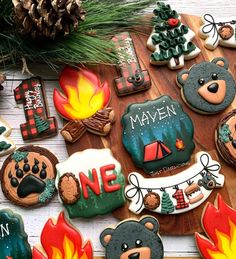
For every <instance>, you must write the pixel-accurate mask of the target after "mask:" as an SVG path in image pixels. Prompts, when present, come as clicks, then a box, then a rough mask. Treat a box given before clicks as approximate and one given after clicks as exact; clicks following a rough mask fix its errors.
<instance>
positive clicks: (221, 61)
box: [211, 57, 229, 70]
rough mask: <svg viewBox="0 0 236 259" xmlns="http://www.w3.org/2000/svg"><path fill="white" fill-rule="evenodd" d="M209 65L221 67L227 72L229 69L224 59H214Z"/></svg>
mask: <svg viewBox="0 0 236 259" xmlns="http://www.w3.org/2000/svg"><path fill="white" fill-rule="evenodd" d="M211 63H215V64H216V65H217V66H219V67H223V68H224V69H226V70H228V68H229V62H228V60H227V59H225V58H222V57H220V58H214V59H213V60H212V61H211Z"/></svg>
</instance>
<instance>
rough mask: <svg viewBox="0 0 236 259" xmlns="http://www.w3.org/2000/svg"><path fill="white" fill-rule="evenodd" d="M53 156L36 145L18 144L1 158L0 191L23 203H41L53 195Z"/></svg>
mask: <svg viewBox="0 0 236 259" xmlns="http://www.w3.org/2000/svg"><path fill="white" fill-rule="evenodd" d="M57 163H58V160H57V158H56V157H55V156H54V155H53V154H52V153H51V152H50V151H49V150H47V149H45V148H42V147H38V146H25V147H21V148H19V149H18V150H17V151H15V152H14V153H13V154H12V155H10V156H8V157H7V159H6V160H5V161H4V163H3V166H2V169H1V171H0V174H1V175H0V179H1V186H2V191H3V193H4V194H5V196H6V197H7V198H8V199H9V200H10V201H11V202H13V203H15V204H16V205H19V206H23V207H31V206H36V205H44V204H46V203H48V202H49V201H50V200H51V199H52V198H53V197H54V195H55V191H56V188H55V178H56V168H55V165H56V164H57Z"/></svg>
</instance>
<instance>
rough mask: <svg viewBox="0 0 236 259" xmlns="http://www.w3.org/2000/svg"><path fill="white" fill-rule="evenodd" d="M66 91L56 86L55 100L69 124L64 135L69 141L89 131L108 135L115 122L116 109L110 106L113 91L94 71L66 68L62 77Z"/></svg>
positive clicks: (62, 86)
mask: <svg viewBox="0 0 236 259" xmlns="http://www.w3.org/2000/svg"><path fill="white" fill-rule="evenodd" d="M60 86H61V88H62V91H63V93H61V92H60V91H59V90H57V89H54V95H53V101H54V105H55V108H56V110H57V111H58V113H59V114H60V115H61V116H62V117H63V118H64V119H66V120H68V121H69V123H68V124H66V126H65V127H64V128H63V129H62V131H61V134H62V136H63V137H64V138H65V140H66V141H68V142H72V143H73V142H75V141H77V140H78V139H79V138H80V137H81V136H82V135H83V134H84V133H85V132H86V131H89V132H92V133H94V134H97V135H102V136H105V135H107V134H108V133H109V132H110V130H111V124H112V123H113V122H114V117H115V115H114V111H113V110H112V109H111V108H108V107H107V105H108V104H109V102H110V97H111V92H110V88H109V86H108V83H107V82H106V81H105V82H104V83H101V82H100V80H99V78H98V77H97V76H96V75H95V74H94V73H92V72H91V71H88V70H85V69H80V70H77V69H75V68H72V67H65V68H64V69H63V71H62V73H61V76H60Z"/></svg>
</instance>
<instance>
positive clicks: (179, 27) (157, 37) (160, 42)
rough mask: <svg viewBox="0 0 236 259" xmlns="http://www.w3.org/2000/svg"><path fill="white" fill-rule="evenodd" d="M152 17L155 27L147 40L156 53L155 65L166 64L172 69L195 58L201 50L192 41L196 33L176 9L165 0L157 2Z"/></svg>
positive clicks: (152, 56)
mask: <svg viewBox="0 0 236 259" xmlns="http://www.w3.org/2000/svg"><path fill="white" fill-rule="evenodd" d="M154 15H155V17H154V18H153V19H152V20H153V24H154V29H153V31H152V33H151V35H150V37H149V39H148V41H147V47H148V48H149V49H150V50H151V51H153V52H154V53H153V54H152V55H151V59H150V62H151V64H153V65H166V64H168V67H169V68H170V69H179V68H181V67H183V66H184V60H189V59H193V58H195V57H196V56H197V55H198V54H199V53H200V52H201V51H200V49H199V48H198V47H196V46H195V45H194V43H193V42H192V40H193V38H194V36H195V33H194V32H193V31H191V30H190V29H189V27H188V26H186V25H183V24H182V22H181V17H180V16H179V15H178V13H177V12H176V11H175V10H172V9H171V7H170V6H169V5H168V4H167V5H166V4H165V3H163V2H157V8H156V9H155V10H154Z"/></svg>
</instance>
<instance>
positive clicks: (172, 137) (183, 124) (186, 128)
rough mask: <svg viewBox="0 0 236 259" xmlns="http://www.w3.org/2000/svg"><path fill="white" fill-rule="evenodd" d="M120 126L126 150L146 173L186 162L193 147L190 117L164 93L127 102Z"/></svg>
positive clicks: (192, 130)
mask: <svg viewBox="0 0 236 259" xmlns="http://www.w3.org/2000/svg"><path fill="white" fill-rule="evenodd" d="M122 125H123V136H122V139H123V144H124V146H125V148H126V150H127V151H128V152H129V154H130V155H131V156H132V159H133V161H134V163H135V165H136V166H138V167H141V168H143V169H144V170H145V171H146V172H147V173H149V174H153V173H155V172H158V171H159V170H161V169H163V168H164V170H168V169H169V167H172V166H176V165H179V164H183V163H186V162H188V161H189V159H190V156H191V154H192V152H193V150H194V147H195V145H194V142H193V132H194V129H193V124H192V121H191V119H190V118H189V116H188V115H187V114H186V113H185V112H184V111H183V109H182V106H181V105H180V104H179V103H178V102H177V101H174V100H172V99H171V98H170V97H169V96H166V95H164V96H161V97H159V98H157V99H155V100H152V101H146V102H144V103H135V104H131V105H129V106H128V108H127V110H126V112H125V114H124V115H123V117H122ZM172 169H173V168H172Z"/></svg>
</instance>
